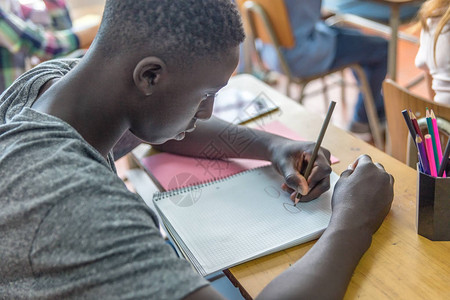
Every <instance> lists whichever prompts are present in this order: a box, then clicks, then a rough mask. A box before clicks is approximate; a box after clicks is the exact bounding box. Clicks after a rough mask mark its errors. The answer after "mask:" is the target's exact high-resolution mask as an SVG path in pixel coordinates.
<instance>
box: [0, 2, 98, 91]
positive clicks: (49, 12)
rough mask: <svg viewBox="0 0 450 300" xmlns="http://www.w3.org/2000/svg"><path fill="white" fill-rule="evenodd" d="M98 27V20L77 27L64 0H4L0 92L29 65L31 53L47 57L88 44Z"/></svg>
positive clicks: (0, 7) (0, 26)
mask: <svg viewBox="0 0 450 300" xmlns="http://www.w3.org/2000/svg"><path fill="white" fill-rule="evenodd" d="M97 29H98V24H96V23H93V24H88V25H87V26H83V27H82V28H73V27H72V20H71V18H70V15H69V11H68V9H67V5H66V3H65V1H64V0H42V1H37V2H35V3H34V4H21V3H20V2H19V1H18V0H5V1H2V2H0V93H1V92H3V91H4V90H5V89H6V88H7V87H8V86H10V85H11V84H12V83H13V81H14V80H15V79H16V78H17V77H19V76H20V75H21V74H22V73H24V72H25V71H26V70H27V69H28V68H29V65H30V63H29V60H30V58H31V57H33V56H35V57H38V58H39V59H40V60H47V59H50V58H54V57H58V56H62V55H65V54H68V53H70V52H72V51H74V50H77V49H79V48H87V47H88V46H89V44H90V43H91V42H92V40H93V39H94V37H95V34H96V32H97Z"/></svg>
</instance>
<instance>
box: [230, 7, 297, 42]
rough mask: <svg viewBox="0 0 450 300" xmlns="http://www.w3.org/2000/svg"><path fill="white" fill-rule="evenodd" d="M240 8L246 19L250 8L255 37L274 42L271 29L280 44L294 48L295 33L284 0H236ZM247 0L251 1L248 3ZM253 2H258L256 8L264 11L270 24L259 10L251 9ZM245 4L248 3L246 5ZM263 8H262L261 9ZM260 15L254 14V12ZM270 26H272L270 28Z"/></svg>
mask: <svg viewBox="0 0 450 300" xmlns="http://www.w3.org/2000/svg"><path fill="white" fill-rule="evenodd" d="M236 2H237V5H238V8H239V10H240V11H241V13H242V16H243V18H244V21H245V19H247V18H246V16H247V11H248V10H249V12H250V16H251V18H254V20H247V21H252V22H253V24H254V29H253V34H254V37H255V38H259V39H261V40H262V41H263V42H265V43H268V44H273V39H272V37H271V35H272V34H271V32H270V30H272V31H273V34H274V35H275V36H276V37H277V40H278V43H279V45H280V46H282V47H285V48H292V47H294V45H295V39H294V35H293V33H292V28H291V23H290V21H289V16H288V13H287V9H286V5H285V3H284V0H236ZM246 2H250V3H248V4H246ZM252 4H254V5H255V4H256V7H257V8H256V9H258V10H259V11H262V12H263V14H264V15H266V17H267V20H268V21H269V24H266V22H265V20H264V19H263V17H261V15H259V14H258V11H256V10H253V9H251V8H250V9H249V7H250V6H251V5H252ZM245 5H248V6H247V7H245ZM259 8H261V9H262V10H261V9H259ZM255 12H256V13H257V14H258V15H254V13H255ZM268 26H269V27H270V28H271V29H270V28H268Z"/></svg>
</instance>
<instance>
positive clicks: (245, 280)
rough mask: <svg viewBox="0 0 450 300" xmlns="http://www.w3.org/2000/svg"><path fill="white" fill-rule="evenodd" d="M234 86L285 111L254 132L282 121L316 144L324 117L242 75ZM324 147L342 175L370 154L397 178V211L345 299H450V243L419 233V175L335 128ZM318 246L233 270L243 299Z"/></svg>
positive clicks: (234, 80) (377, 237)
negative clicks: (363, 155) (274, 103)
mask: <svg viewBox="0 0 450 300" xmlns="http://www.w3.org/2000/svg"><path fill="white" fill-rule="evenodd" d="M229 85H230V86H233V87H238V88H241V89H244V90H250V91H252V92H254V93H258V92H264V93H265V94H266V95H267V96H268V97H269V99H271V100H273V101H275V102H276V103H277V104H279V105H280V111H279V112H275V113H274V114H272V115H269V116H267V117H265V119H263V120H257V121H256V122H254V123H253V124H251V126H256V127H257V126H258V124H261V123H260V122H266V121H267V122H268V121H270V120H274V119H278V120H280V121H281V122H283V123H284V124H285V125H286V126H288V127H290V128H291V129H292V130H295V131H297V132H298V133H299V134H300V135H301V136H303V137H305V138H307V139H310V140H315V139H316V138H317V134H318V133H319V131H320V126H321V124H322V121H323V117H320V116H317V115H316V114H314V113H311V112H309V111H306V110H305V108H303V107H302V106H301V105H299V104H297V103H296V102H294V101H293V100H290V99H289V98H287V97H286V96H284V95H282V94H281V93H279V92H277V91H275V90H274V89H272V88H270V87H269V86H267V85H265V84H264V83H262V82H261V81H259V80H257V79H255V78H254V77H252V76H250V75H238V76H236V77H234V78H232V79H231V80H230V83H229ZM338 105H339V103H338ZM322 145H323V146H324V147H326V148H328V149H330V150H331V151H332V153H333V155H335V156H337V157H338V158H339V159H340V163H338V164H335V165H333V170H334V171H335V172H337V173H338V174H339V173H340V172H342V171H343V170H345V169H346V168H347V166H348V164H349V163H351V162H353V161H354V160H355V159H356V158H357V157H358V156H359V155H360V154H364V153H367V154H369V155H370V156H371V157H372V159H373V160H374V161H377V162H380V163H382V164H383V165H384V166H385V168H386V170H387V171H388V172H390V173H391V174H392V175H393V176H394V178H395V186H394V188H395V198H394V202H393V206H392V210H391V212H390V213H389V215H388V216H387V218H386V220H385V221H384V223H383V225H382V226H381V228H380V229H379V231H378V232H377V233H376V234H375V235H374V238H373V243H372V246H371V248H370V249H369V251H368V252H366V254H365V255H364V256H363V258H362V260H361V262H360V264H359V265H358V267H357V268H356V270H355V273H354V275H353V278H352V280H351V282H350V285H349V287H348V290H347V293H346V296H345V298H346V299H355V298H362V299H408V300H409V299H450V242H432V241H430V240H428V239H426V238H424V237H422V236H420V235H418V234H417V233H416V227H415V216H416V200H415V197H416V172H415V170H413V169H411V168H409V167H408V166H406V165H405V164H403V163H401V162H399V161H398V160H396V159H394V158H392V157H390V156H388V155H387V154H385V153H384V152H382V151H380V150H378V149H376V148H375V147H373V146H371V145H369V144H367V143H365V142H363V141H361V140H358V139H356V138H354V137H353V136H351V135H349V134H347V133H346V132H344V131H342V130H341V129H339V128H337V127H335V126H332V125H330V126H329V128H328V130H327V133H326V135H325V138H324V140H323V144H322ZM313 243H314V242H310V243H307V244H303V245H300V246H297V247H294V248H291V249H288V250H285V251H281V252H278V253H275V254H272V255H269V256H266V257H262V258H259V259H256V260H253V261H251V262H248V263H245V264H242V265H239V266H236V267H233V268H230V269H229V270H227V271H226V274H227V276H228V277H229V278H230V280H231V281H232V282H233V283H235V284H236V285H237V286H238V287H239V288H240V289H241V292H242V293H243V295H244V296H246V297H247V298H254V297H256V295H257V294H258V293H259V292H260V291H261V290H262V289H263V287H264V286H266V285H267V284H268V283H269V282H270V281H271V280H272V279H273V278H274V277H275V276H277V275H278V274H280V273H281V272H282V271H283V270H285V269H286V268H288V267H289V265H290V264H292V263H294V262H295V261H297V260H298V259H299V258H300V257H302V256H303V255H304V254H305V253H306V251H308V249H310V248H311V246H312V245H313ZM337 259H339V258H337Z"/></svg>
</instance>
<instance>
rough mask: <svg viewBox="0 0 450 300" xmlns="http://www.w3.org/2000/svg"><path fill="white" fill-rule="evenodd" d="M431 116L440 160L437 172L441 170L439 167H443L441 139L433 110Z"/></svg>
mask: <svg viewBox="0 0 450 300" xmlns="http://www.w3.org/2000/svg"><path fill="white" fill-rule="evenodd" d="M430 114H431V122H432V123H433V131H434V136H435V138H436V150H437V158H438V163H437V165H436V168H437V170H439V166H440V165H441V164H440V162H441V161H442V148H441V139H440V138H439V127H438V125H437V120H436V116H435V114H434V111H433V110H431V113H430Z"/></svg>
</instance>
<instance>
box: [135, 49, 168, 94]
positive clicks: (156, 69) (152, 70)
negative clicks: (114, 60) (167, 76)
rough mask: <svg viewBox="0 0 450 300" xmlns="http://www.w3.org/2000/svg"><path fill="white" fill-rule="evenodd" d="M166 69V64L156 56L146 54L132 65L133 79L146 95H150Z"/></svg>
mask: <svg viewBox="0 0 450 300" xmlns="http://www.w3.org/2000/svg"><path fill="white" fill-rule="evenodd" d="M165 71H166V64H165V63H164V62H163V61H162V60H161V59H160V58H158V57H155V56H147V57H145V58H143V59H141V60H140V61H139V62H138V63H137V65H136V66H135V67H134V71H133V81H134V84H135V85H136V86H137V88H138V89H139V90H140V91H141V92H142V93H143V94H144V95H146V96H150V95H151V94H152V93H153V91H154V89H155V86H156V85H157V84H158V83H159V81H160V80H161V75H162V73H163V72H165Z"/></svg>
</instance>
